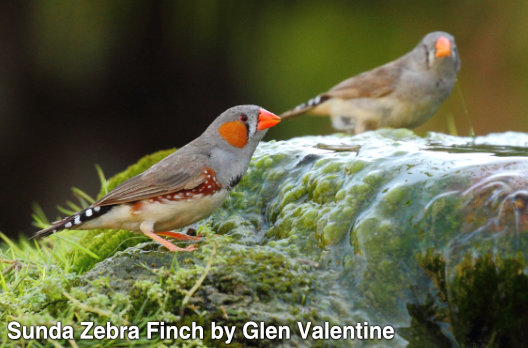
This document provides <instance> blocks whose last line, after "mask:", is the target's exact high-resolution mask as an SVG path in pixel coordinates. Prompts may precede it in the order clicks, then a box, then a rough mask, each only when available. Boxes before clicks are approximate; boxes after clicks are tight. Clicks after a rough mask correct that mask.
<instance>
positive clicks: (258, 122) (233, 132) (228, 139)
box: [204, 105, 280, 156]
mask: <svg viewBox="0 0 528 348" xmlns="http://www.w3.org/2000/svg"><path fill="white" fill-rule="evenodd" d="M279 122H280V118H279V117H278V116H275V115H274V114H272V113H271V112H269V111H266V110H264V109H263V108H261V107H259V106H257V105H238V106H234V107H232V108H229V109H227V110H226V111H224V112H223V113H222V114H221V115H220V116H218V117H217V118H216V120H214V121H213V123H212V124H211V125H210V126H209V127H208V128H207V130H206V131H205V133H204V135H206V137H207V138H209V140H212V141H211V143H212V144H215V145H216V146H218V147H220V148H222V149H225V150H228V151H231V152H236V153H247V154H249V156H251V154H253V151H255V148H256V147H257V145H258V143H259V141H260V140H261V139H262V138H263V137H264V135H266V132H267V131H268V128H271V127H273V126H275V125H276V124H277V123H279Z"/></svg>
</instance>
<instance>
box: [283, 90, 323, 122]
mask: <svg viewBox="0 0 528 348" xmlns="http://www.w3.org/2000/svg"><path fill="white" fill-rule="evenodd" d="M328 98H329V97H328V96H325V95H318V96H317V97H314V98H312V99H310V100H308V101H307V102H305V103H302V104H300V105H297V106H296V107H295V108H293V109H291V110H288V111H286V112H285V113H283V114H282V115H281V116H280V117H281V118H282V119H284V118H290V117H294V116H298V115H301V114H304V113H305V112H308V111H310V110H311V109H313V108H315V107H316V106H318V105H321V104H322V103H324V102H325V101H327V100H328Z"/></svg>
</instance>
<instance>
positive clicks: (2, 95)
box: [0, 0, 528, 235]
mask: <svg viewBox="0 0 528 348" xmlns="http://www.w3.org/2000/svg"><path fill="white" fill-rule="evenodd" d="M526 18H528V2H526V1H502V2H499V1H491V0H481V1H463V2H462V1H435V2H431V1H418V0H414V1H405V2H402V1H398V2H396V1H376V0H371V1H271V0H268V1H256V0H252V1H250V0H244V1H243V0H240V1H226V0H222V1H212V0H200V1H188V0H187V1H153V0H151V1H124V0H113V1H108V0H106V1H105V0H97V1H94V0H90V1H79V0H69V1H66V0H62V1H59V0H40V1H13V2H6V1H4V2H2V3H1V4H0V156H1V158H2V161H0V162H1V163H2V164H1V165H2V167H1V168H0V170H1V171H2V181H1V187H0V189H1V190H2V193H3V195H2V198H3V199H2V201H1V203H0V204H1V205H0V211H1V213H0V230H1V231H3V232H4V233H7V234H8V235H16V234H18V233H20V232H24V233H32V232H34V230H35V229H34V228H32V227H31V217H30V215H31V205H32V203H34V202H38V203H40V204H41V205H42V206H43V207H44V210H45V212H46V213H47V214H48V216H50V217H51V218H54V217H56V216H57V215H58V213H57V211H56V209H55V206H56V205H57V204H61V203H63V202H64V201H65V200H66V199H69V198H70V197H71V193H70V187H72V186H77V187H80V188H81V189H83V190H85V191H86V192H88V193H91V194H95V193H96V192H97V191H98V179H97V176H96V172H95V170H94V165H95V164H96V163H97V164H99V165H101V166H102V168H103V169H104V171H105V173H106V174H107V176H111V175H113V174H115V173H116V172H118V171H120V170H122V169H124V168H125V167H126V166H127V165H128V164H130V163H132V162H134V161H135V160H136V159H138V158H139V157H141V156H143V155H144V154H146V153H149V152H153V151H156V150H159V149H162V148H170V147H173V146H182V145H184V144H185V143H187V142H188V141H190V140H192V139H193V138H195V137H196V136H198V135H199V134H200V133H201V132H202V131H203V129H204V128H205V127H206V126H207V125H208V123H209V122H210V121H211V120H212V119H214V118H215V117H216V116H217V115H218V114H219V113H220V112H222V111H223V110H225V109H226V108H228V107H230V106H232V105H235V104H242V103H253V104H259V105H262V106H264V107H265V108H267V109H268V110H270V111H273V112H275V113H281V112H283V111H285V110H286V109H288V108H291V107H293V106H295V105H297V104H299V103H301V102H303V101H306V100H307V99H308V98H311V97H313V96H315V95H316V94H318V93H320V92H322V91H324V90H326V89H328V88H329V87H331V86H333V85H334V84H336V83H337V82H339V81H341V80H343V79H344V78H347V77H349V76H352V75H355V74H357V73H360V72H362V71H365V70H368V69H371V68H374V67H376V66H378V65H381V64H384V63H386V62H388V61H390V60H393V59H395V58H397V57H399V56H400V55H402V54H404V53H406V52H407V51H409V50H411V49H412V48H413V47H414V46H415V45H416V43H417V42H418V41H419V40H420V39H421V37H422V36H424V35H425V34H426V33H428V32H430V31H434V30H444V31H447V32H450V33H451V34H453V35H454V36H455V38H456V41H457V45H458V48H459V52H460V56H461V60H462V68H461V71H460V74H459V84H458V86H456V87H455V90H454V92H453V94H452V96H451V97H450V98H449V99H448V101H447V102H446V103H445V104H444V106H443V107H442V108H441V109H440V111H439V112H438V113H437V114H436V115H435V116H434V117H433V118H432V119H431V120H430V121H429V122H427V124H425V125H424V126H422V127H420V128H418V132H424V131H429V130H434V131H439V132H448V131H451V132H452V131H453V127H451V129H449V127H448V119H449V118H451V119H454V120H455V125H456V132H457V133H458V134H459V135H468V134H469V130H470V128H471V127H472V128H473V129H474V131H475V133H476V134H486V133H490V132H499V131H507V130H514V131H528V117H527V113H526V109H527V106H528V105H527V104H528V99H527V98H526V96H527V94H528V93H527V92H528V59H527V58H528V52H527V49H528V45H527V42H528V21H527V20H526ZM464 100H465V103H464ZM466 106H467V114H466ZM331 132H332V129H331V128H330V122H329V120H328V119H326V118H314V117H302V118H297V119H292V120H289V121H287V122H284V123H283V124H281V125H280V127H276V128H275V129H273V130H272V131H270V132H269V134H268V136H267V139H272V138H275V139H285V138H289V137H293V136H300V135H304V134H326V133H331Z"/></svg>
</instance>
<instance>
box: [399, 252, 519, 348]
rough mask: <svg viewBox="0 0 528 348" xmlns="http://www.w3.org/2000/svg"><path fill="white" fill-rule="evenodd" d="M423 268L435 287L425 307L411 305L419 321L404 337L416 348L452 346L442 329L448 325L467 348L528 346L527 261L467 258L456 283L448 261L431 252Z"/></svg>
mask: <svg viewBox="0 0 528 348" xmlns="http://www.w3.org/2000/svg"><path fill="white" fill-rule="evenodd" d="M420 264H421V266H422V267H423V268H424V270H425V271H426V272H427V274H428V276H429V277H430V278H431V280H432V281H433V284H434V286H433V287H432V288H431V289H430V293H429V295H428V297H427V298H426V300H425V301H424V302H423V303H417V304H409V305H408V306H409V313H410V314H411V316H412V318H413V320H412V322H411V326H410V327H408V328H406V329H404V330H403V331H402V333H403V334H404V336H405V337H406V338H407V339H408V340H409V341H410V343H411V344H410V346H412V347H418V346H423V345H421V344H422V343H423V342H429V343H431V342H441V344H440V345H439V346H446V347H447V346H449V345H447V342H448V338H449V337H450V335H447V333H446V332H445V331H443V330H441V327H442V326H443V325H446V324H448V325H449V326H450V327H452V328H453V336H454V339H456V341H457V342H458V343H459V344H460V345H461V346H464V347H521V346H524V345H525V344H526V342H528V333H526V330H525V327H526V325H527V324H528V317H527V316H526V315H525V313H526V311H527V310H528V276H527V275H526V274H525V272H524V269H525V268H526V262H525V260H524V257H522V256H521V255H517V256H515V257H507V258H503V257H501V256H499V255H492V254H490V253H486V254H482V255H480V256H478V257H473V256H471V255H466V256H465V257H464V258H463V259H462V260H461V262H460V263H459V264H458V265H457V266H456V271H455V274H453V276H452V279H448V278H447V276H446V272H445V270H446V261H445V259H444V258H443V257H442V256H440V255H438V254H435V253H433V252H432V251H431V250H430V251H428V252H427V253H426V254H424V255H423V256H421V257H420ZM448 292H449V296H448Z"/></svg>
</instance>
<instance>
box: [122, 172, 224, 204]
mask: <svg viewBox="0 0 528 348" xmlns="http://www.w3.org/2000/svg"><path fill="white" fill-rule="evenodd" d="M202 175H203V176H204V177H205V180H204V181H203V182H202V183H201V184H200V185H198V186H196V187H194V188H192V189H185V190H179V191H177V192H173V193H168V194H166V195H161V196H156V197H151V198H148V199H144V200H140V201H136V202H130V204H131V205H132V208H133V209H134V210H136V211H137V210H138V209H141V207H142V206H143V205H144V204H148V203H169V202H178V201H183V200H190V199H195V198H200V197H202V196H209V195H214V194H215V193H217V192H218V191H220V190H221V189H222V184H220V183H219V182H218V180H217V179H216V173H215V171H214V170H213V169H211V168H207V169H204V170H203V172H202Z"/></svg>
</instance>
